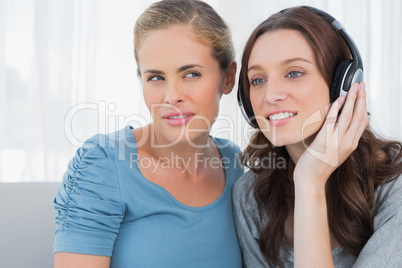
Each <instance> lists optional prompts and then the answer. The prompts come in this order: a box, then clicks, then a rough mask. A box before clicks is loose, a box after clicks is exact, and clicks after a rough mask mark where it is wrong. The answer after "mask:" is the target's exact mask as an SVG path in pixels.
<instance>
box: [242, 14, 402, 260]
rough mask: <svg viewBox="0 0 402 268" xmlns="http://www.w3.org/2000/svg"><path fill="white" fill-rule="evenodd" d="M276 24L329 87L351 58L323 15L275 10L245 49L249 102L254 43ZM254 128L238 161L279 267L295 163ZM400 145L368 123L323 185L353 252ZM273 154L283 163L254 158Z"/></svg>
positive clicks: (266, 245) (340, 237)
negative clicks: (310, 55) (304, 46)
mask: <svg viewBox="0 0 402 268" xmlns="http://www.w3.org/2000/svg"><path fill="white" fill-rule="evenodd" d="M278 29H291V30H296V31H298V32H300V33H301V34H302V35H303V36H304V37H305V38H306V40H307V42H308V43H309V45H310V47H311V48H312V50H313V52H314V54H315V58H316V63H317V65H318V69H319V70H320V72H321V75H322V76H323V77H324V79H325V81H326V83H327V85H328V88H329V87H330V84H331V80H332V74H333V73H334V71H335V68H336V66H337V65H338V64H339V63H340V62H341V61H342V60H345V59H349V58H350V52H349V49H348V47H347V45H346V44H345V42H344V40H343V39H342V37H341V36H340V34H339V33H338V32H337V31H336V30H335V29H334V28H333V27H332V26H331V25H330V23H328V21H327V19H326V18H325V17H323V16H321V15H318V14H316V13H314V12H312V11H309V10H308V9H306V8H303V7H295V8H290V9H287V10H285V11H281V12H279V13H276V14H274V15H272V16H270V17H269V18H268V19H267V20H266V21H264V22H262V23H261V24H260V25H259V26H258V27H257V28H256V29H255V30H254V31H253V33H252V34H251V36H250V38H249V40H248V42H247V44H246V47H245V49H244V52H243V57H242V72H241V73H240V75H241V76H242V78H243V89H244V91H245V96H246V99H247V101H250V99H249V89H250V84H249V80H248V77H247V69H248V61H249V58H250V54H251V50H252V48H253V45H254V43H255V42H256V40H257V39H258V38H259V37H260V36H261V35H262V34H264V33H267V32H270V31H275V30H278ZM255 128H257V129H256V133H255V134H254V135H253V137H252V138H251V140H250V144H249V146H248V147H247V148H246V149H245V151H244V152H243V154H242V161H243V163H244V164H245V165H246V166H248V167H249V168H250V169H251V170H252V171H254V172H255V173H256V174H257V178H256V180H255V182H254V183H253V185H252V186H251V189H250V190H252V192H253V193H254V198H255V200H256V202H257V205H258V207H259V210H260V211H261V215H263V219H262V221H263V223H266V225H265V227H264V228H263V230H262V232H261V234H260V238H259V246H260V250H261V252H262V253H263V255H264V257H265V259H266V260H267V262H268V264H270V265H272V266H275V265H278V266H280V267H283V263H282V261H281V260H280V258H279V251H280V246H281V244H282V243H283V239H284V235H285V234H284V231H285V227H284V225H285V221H286V219H287V217H288V215H289V213H291V212H293V210H294V184H293V170H294V163H293V162H292V161H291V160H290V157H289V155H288V153H287V151H286V148H285V147H275V146H274V145H272V144H271V143H270V142H269V140H268V139H267V138H266V137H265V136H264V135H263V133H262V132H261V131H260V130H259V129H258V126H257V125H255ZM256 145H258V146H256ZM401 149H402V144H401V143H400V142H398V141H387V140H384V139H381V138H379V137H377V136H376V135H375V134H374V133H373V132H372V131H371V130H370V128H369V127H367V128H366V129H365V131H364V133H363V135H362V137H361V138H360V141H359V144H358V147H357V149H356V150H355V151H354V152H353V153H352V154H351V155H350V156H349V157H348V159H347V160H346V161H345V162H344V163H343V164H342V165H341V166H340V167H338V168H337V169H336V170H335V171H334V172H333V174H332V175H331V176H330V177H329V179H328V181H327V185H326V193H327V207H328V223H329V228H330V231H331V233H332V235H333V236H334V237H335V239H336V240H337V241H338V242H339V243H340V245H341V246H342V248H343V249H344V250H345V251H346V252H348V253H350V254H353V255H355V256H357V255H358V254H359V252H360V251H361V249H362V248H363V246H364V245H365V243H366V242H367V240H368V239H369V238H370V236H371V235H372V233H373V221H372V218H371V215H370V209H371V208H372V206H373V204H374V198H375V189H376V188H377V186H378V185H383V184H385V183H387V182H390V181H392V180H394V179H396V178H398V177H399V176H400V175H401V174H402V162H401V158H402V151H401ZM273 155H274V156H275V157H277V158H278V159H279V158H282V159H285V161H286V162H287V165H286V166H285V168H284V166H283V165H282V166H281V167H278V166H275V165H273V166H271V167H270V168H266V167H264V166H263V165H262V162H261V161H255V160H256V159H257V160H258V159H264V158H267V157H272V156H273Z"/></svg>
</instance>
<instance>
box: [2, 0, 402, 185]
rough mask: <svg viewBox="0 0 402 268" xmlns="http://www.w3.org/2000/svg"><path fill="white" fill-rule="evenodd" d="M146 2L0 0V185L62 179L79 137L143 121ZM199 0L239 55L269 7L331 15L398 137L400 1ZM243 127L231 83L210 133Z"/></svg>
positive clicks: (377, 111) (401, 129)
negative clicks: (137, 36) (137, 40)
mask: <svg viewBox="0 0 402 268" xmlns="http://www.w3.org/2000/svg"><path fill="white" fill-rule="evenodd" d="M152 2H154V1H139V0H135V1H133V0H114V1H110V0H109V1H108V0H68V1H52V0H0V161H1V163H0V182H12V181H13V182H14V181H52V180H55V181H57V180H60V179H61V177H62V175H63V173H64V172H65V170H66V168H67V164H68V161H69V159H70V158H71V157H72V156H73V154H74V151H75V150H76V149H77V147H78V146H80V145H81V144H82V142H83V141H85V139H87V138H89V137H90V136H92V135H94V134H96V133H98V132H101V133H107V132H111V131H114V130H117V129H120V128H122V127H124V126H126V125H128V124H130V125H133V126H134V127H136V126H140V125H143V124H146V122H149V114H148V111H147V110H146V108H145V106H144V104H143V100H142V95H141V88H140V83H139V81H138V79H137V77H136V65H135V61H134V57H133V45H132V42H133V37H132V29H133V25H134V22H135V20H136V18H137V16H138V15H139V14H140V13H141V12H142V11H143V10H144V9H145V8H146V7H147V6H149V5H150V4H151V3H152ZM206 2H208V3H209V4H210V5H212V6H213V7H214V8H215V9H216V10H217V11H218V13H219V14H220V15H221V16H222V17H223V18H224V19H225V20H226V21H227V23H228V24H229V26H230V27H231V29H232V34H233V39H234V42H235V47H236V51H237V61H238V62H240V57H241V53H242V50H243V46H244V44H245V42H246V40H247V38H248V36H249V34H250V33H251V31H252V30H253V29H254V28H255V27H256V26H257V25H258V24H259V23H260V22H261V21H262V20H264V19H265V18H267V17H268V16H269V15H270V14H272V13H274V12H277V11H279V10H281V9H283V8H286V7H290V6H294V5H311V6H315V7H317V8H320V9H323V10H325V11H327V12H329V13H330V14H332V15H333V16H334V17H335V18H337V19H338V20H339V21H341V22H342V24H343V25H344V26H345V27H346V29H347V31H348V32H349V34H350V35H351V36H352V37H353V39H354V40H355V42H356V44H357V45H358V47H359V48H360V52H361V54H362V57H363V61H364V64H365V80H366V83H367V92H368V96H369V110H370V113H371V115H372V117H371V122H372V125H373V126H374V127H375V129H376V130H377V131H378V132H380V133H382V135H385V136H387V137H392V138H396V139H399V140H401V139H402V119H401V116H400V114H401V113H402V105H401V104H402V91H401V90H402V53H401V50H402V49H401V47H402V26H401V25H402V19H401V15H400V14H402V4H401V1H399V0H387V1H379V0H355V1H347V0H337V1H333V0H322V1H319V0H305V1H301V0H299V1H297V0H293V1H292V0H287V1H273V0H272V1H268V0H260V1H258V0H248V1H242V0H209V1H206ZM239 68H240V66H239ZM244 126H246V123H245V122H244V120H243V118H242V116H241V114H240V111H239V109H238V108H237V101H236V88H235V89H234V90H233V92H232V93H231V94H230V95H229V96H224V97H223V98H222V105H221V111H220V117H219V119H218V121H217V123H216V124H215V125H214V128H213V131H212V133H213V135H217V136H221V137H226V138H230V139H232V140H233V141H235V142H236V143H237V144H239V145H240V146H241V147H244V146H245V144H246V143H247V139H248V138H247V137H248V133H249V128H247V127H244Z"/></svg>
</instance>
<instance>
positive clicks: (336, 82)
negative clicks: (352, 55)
mask: <svg viewBox="0 0 402 268" xmlns="http://www.w3.org/2000/svg"><path fill="white" fill-rule="evenodd" d="M352 62H353V61H352V60H351V59H347V60H343V61H341V63H340V64H339V65H338V66H337V67H336V69H335V72H334V75H333V76H332V81H331V88H330V98H331V103H332V102H334V101H335V100H336V99H337V98H338V97H339V94H340V92H341V87H342V81H344V77H345V75H347V74H346V71H347V69H348V67H349V65H350V64H351V63H352Z"/></svg>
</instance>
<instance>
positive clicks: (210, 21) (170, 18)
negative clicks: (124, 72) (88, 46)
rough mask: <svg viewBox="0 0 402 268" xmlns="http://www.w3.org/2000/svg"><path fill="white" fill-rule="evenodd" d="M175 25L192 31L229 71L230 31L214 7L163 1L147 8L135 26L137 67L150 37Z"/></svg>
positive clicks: (182, 0)
mask: <svg viewBox="0 0 402 268" xmlns="http://www.w3.org/2000/svg"><path fill="white" fill-rule="evenodd" d="M172 25H185V26H188V27H190V28H191V29H192V30H193V31H194V33H195V35H196V37H197V40H198V41H199V42H200V43H201V44H203V45H206V46H208V47H210V48H211V50H212V56H213V57H214V58H215V59H216V60H217V61H218V63H219V66H220V67H221V69H222V70H226V69H227V67H228V66H229V63H230V62H231V61H233V60H234V57H235V52H234V47H233V42H232V36H231V33H230V29H229V27H228V26H227V25H226V23H225V22H224V21H223V19H222V18H221V17H220V16H219V15H218V14H217V13H216V11H215V10H214V9H213V8H212V7H211V6H209V5H208V4H207V3H204V2H202V1H199V0H163V1H159V2H156V3H153V4H152V5H151V6H150V7H148V8H147V9H146V10H145V11H144V12H143V13H142V14H141V15H140V16H139V18H138V19H137V21H136V23H135V26H134V55H135V60H136V62H137V66H139V64H138V63H139V59H138V50H139V49H140V46H141V42H142V41H143V40H144V38H145V37H146V36H147V34H149V33H150V32H152V31H155V30H161V29H166V28H168V27H170V26H172ZM138 73H139V71H138Z"/></svg>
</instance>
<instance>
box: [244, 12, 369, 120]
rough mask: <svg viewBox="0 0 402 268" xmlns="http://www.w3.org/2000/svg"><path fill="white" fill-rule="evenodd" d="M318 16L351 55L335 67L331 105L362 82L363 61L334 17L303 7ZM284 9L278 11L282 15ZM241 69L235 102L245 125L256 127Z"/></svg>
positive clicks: (354, 45)
mask: <svg viewBox="0 0 402 268" xmlns="http://www.w3.org/2000/svg"><path fill="white" fill-rule="evenodd" d="M303 8H306V9H308V10H310V11H312V12H314V13H316V14H318V15H320V16H323V17H324V18H326V19H327V20H328V21H329V23H330V24H331V25H332V26H333V27H334V28H335V29H336V30H337V31H338V32H339V33H340V35H341V36H342V38H343V40H345V42H346V44H347V46H348V47H349V50H350V53H351V54H352V59H345V60H343V61H341V63H340V64H339V65H338V66H337V67H336V69H335V72H334V74H333V76H332V82H331V87H330V100H331V103H332V102H334V101H335V100H336V99H337V98H338V97H339V96H346V94H347V93H348V91H349V89H350V86H351V85H352V84H353V83H359V82H362V81H363V61H362V58H361V57H360V53H359V50H358V48H357V46H356V44H355V43H354V42H353V40H352V38H351V37H350V36H349V34H348V33H347V32H346V30H345V28H344V27H343V25H342V24H341V23H340V22H339V21H337V20H336V19H335V18H334V17H332V16H331V15H329V14H328V13H326V12H324V11H322V10H319V9H317V8H314V7H310V6H303ZM285 10H286V9H284V10H282V11H280V13H283V12H284V11H285ZM242 73H243V67H242V68H241V70H240V75H239V82H238V89H237V102H238V103H239V106H240V110H241V111H242V114H243V116H244V118H245V119H246V121H247V123H248V124H249V125H251V126H254V125H256V123H257V121H256V119H255V115H254V111H253V107H252V106H251V103H250V101H248V100H247V98H246V97H245V95H244V88H243V75H242Z"/></svg>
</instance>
